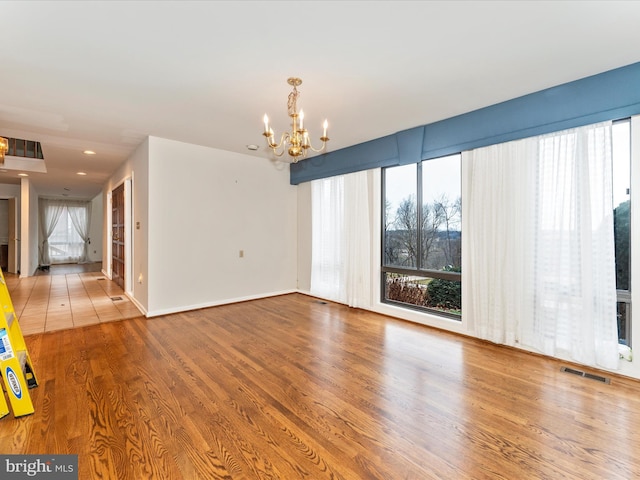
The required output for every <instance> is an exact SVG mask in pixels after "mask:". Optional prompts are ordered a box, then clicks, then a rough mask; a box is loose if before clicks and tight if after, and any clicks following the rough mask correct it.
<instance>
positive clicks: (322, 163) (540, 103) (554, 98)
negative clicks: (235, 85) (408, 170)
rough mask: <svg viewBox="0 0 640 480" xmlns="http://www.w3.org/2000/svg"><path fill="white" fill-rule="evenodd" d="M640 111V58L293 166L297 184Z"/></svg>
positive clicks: (403, 163)
mask: <svg viewBox="0 0 640 480" xmlns="http://www.w3.org/2000/svg"><path fill="white" fill-rule="evenodd" d="M637 114H640V62H639V63H634V64H632V65H628V66H626V67H621V68H617V69H614V70H609V71H607V72H604V73H600V74H597V75H593V76H591V77H586V78H582V79H580V80H576V81H573V82H569V83H565V84H563V85H559V86H556V87H551V88H548V89H546V90H541V91H539V92H535V93H531V94H529V95H525V96H523V97H518V98H514V99H512V100H508V101H506V102H502V103H498V104H495V105H491V106H489V107H485V108H481V109H479V110H474V111H472V112H469V113H465V114H462V115H458V116H456V117H451V118H448V119H446V120H441V121H438V122H434V123H430V124H428V125H424V126H421V127H415V128H411V129H409V130H403V131H401V132H398V133H394V134H392V135H388V136H386V137H382V138H377V139H375V140H371V141H368V142H365V143H361V144H358V145H354V146H352V147H347V148H343V149H341V150H336V151H334V152H329V153H325V154H324V155H320V156H317V157H313V158H310V159H307V160H303V161H301V162H298V163H295V164H291V170H290V182H291V184H292V185H297V184H299V183H303V182H308V181H311V180H315V179H318V178H325V177H331V176H334V175H342V174H346V173H352V172H357V171H360V170H368V169H371V168H377V167H388V166H393V165H405V164H408V163H416V162H419V161H421V160H428V159H430V158H436V157H441V156H444V155H451V154H454V153H458V152H462V151H464V150H470V149H473V148H479V147H484V146H487V145H493V144H496V143H502V142H508V141H511V140H518V139H520V138H526V137H531V136H534V135H542V134H545V133H550V132H554V131H559V130H564V129H567V128H574V127H579V126H582V125H588V124H590V123H596V122H602V121H605V120H617V119H620V118H626V117H629V116H631V115H637Z"/></svg>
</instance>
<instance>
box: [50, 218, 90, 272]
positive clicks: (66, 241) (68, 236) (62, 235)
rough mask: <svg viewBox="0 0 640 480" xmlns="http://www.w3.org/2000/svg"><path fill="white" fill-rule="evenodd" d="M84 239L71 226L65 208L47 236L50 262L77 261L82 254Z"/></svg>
mask: <svg viewBox="0 0 640 480" xmlns="http://www.w3.org/2000/svg"><path fill="white" fill-rule="evenodd" d="M83 249H84V240H83V239H82V237H81V236H80V234H79V233H78V230H77V229H76V228H75V227H74V226H73V222H72V221H71V216H70V214H69V210H68V209H67V210H65V211H64V212H63V213H62V215H60V218H59V220H58V223H57V224H56V226H55V228H54V230H53V233H52V234H51V236H50V237H49V257H50V258H51V263H77V262H78V261H79V260H80V257H81V256H82V251H83Z"/></svg>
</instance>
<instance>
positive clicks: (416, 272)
mask: <svg viewBox="0 0 640 480" xmlns="http://www.w3.org/2000/svg"><path fill="white" fill-rule="evenodd" d="M449 157H451V158H454V157H457V161H458V162H460V172H461V173H462V153H461V152H458V153H454V154H451V155H445V156H442V157H435V158H431V159H425V160H421V161H420V162H417V163H416V226H418V225H420V222H419V219H420V218H422V209H423V203H424V202H423V193H424V192H423V181H422V179H423V172H422V166H423V164H424V163H425V162H429V161H431V160H438V159H442V158H449ZM399 166H401V165H393V166H389V167H384V168H382V175H381V177H382V178H381V184H382V195H381V202H382V204H381V219H382V223H381V226H382V228H381V229H380V237H381V238H380V299H381V302H382V303H384V304H388V305H396V306H400V307H402V308H406V309H409V310H416V311H419V312H423V313H430V314H435V315H438V316H440V317H445V318H450V319H453V320H456V321H462V313H460V314H459V315H458V314H455V313H450V312H446V311H443V310H440V309H436V308H432V307H427V306H421V305H415V304H411V303H405V302H400V301H397V300H392V299H388V298H386V295H385V294H386V290H387V278H386V277H387V274H389V273H391V274H399V275H407V276H416V277H423V278H430V279H441V280H449V281H456V282H460V286H461V287H462V272H452V271H446V270H434V269H430V268H422V265H421V264H422V262H423V254H422V246H423V243H422V236H423V229H422V228H418V227H416V243H417V245H416V268H411V267H398V266H391V265H386V264H385V249H386V238H385V237H386V233H387V230H386V220H387V218H386V215H387V212H386V199H387V195H386V193H387V169H390V168H394V167H399ZM459 181H460V198H461V197H462V175H460V179H459ZM460 217H461V219H462V211H461V212H460ZM460 235H461V236H462V221H461V223H460Z"/></svg>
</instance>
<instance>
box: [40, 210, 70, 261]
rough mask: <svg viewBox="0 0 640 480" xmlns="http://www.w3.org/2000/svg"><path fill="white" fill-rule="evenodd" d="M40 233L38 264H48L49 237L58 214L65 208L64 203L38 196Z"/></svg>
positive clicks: (58, 218) (58, 216)
mask: <svg viewBox="0 0 640 480" xmlns="http://www.w3.org/2000/svg"><path fill="white" fill-rule="evenodd" d="M38 206H39V209H38V211H39V217H40V235H41V238H42V243H41V246H40V265H50V264H51V257H50V256H49V238H50V237H51V235H52V234H53V230H54V229H55V228H56V225H57V224H58V221H59V220H60V216H61V215H62V213H63V212H64V210H65V205H64V203H63V202H62V201H61V200H54V199H47V198H39V199H38Z"/></svg>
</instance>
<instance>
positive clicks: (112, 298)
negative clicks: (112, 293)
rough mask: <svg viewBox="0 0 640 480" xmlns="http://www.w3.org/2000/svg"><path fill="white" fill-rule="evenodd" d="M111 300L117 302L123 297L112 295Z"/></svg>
mask: <svg viewBox="0 0 640 480" xmlns="http://www.w3.org/2000/svg"><path fill="white" fill-rule="evenodd" d="M111 300H112V301H114V302H117V301H118V300H122V297H111Z"/></svg>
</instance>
